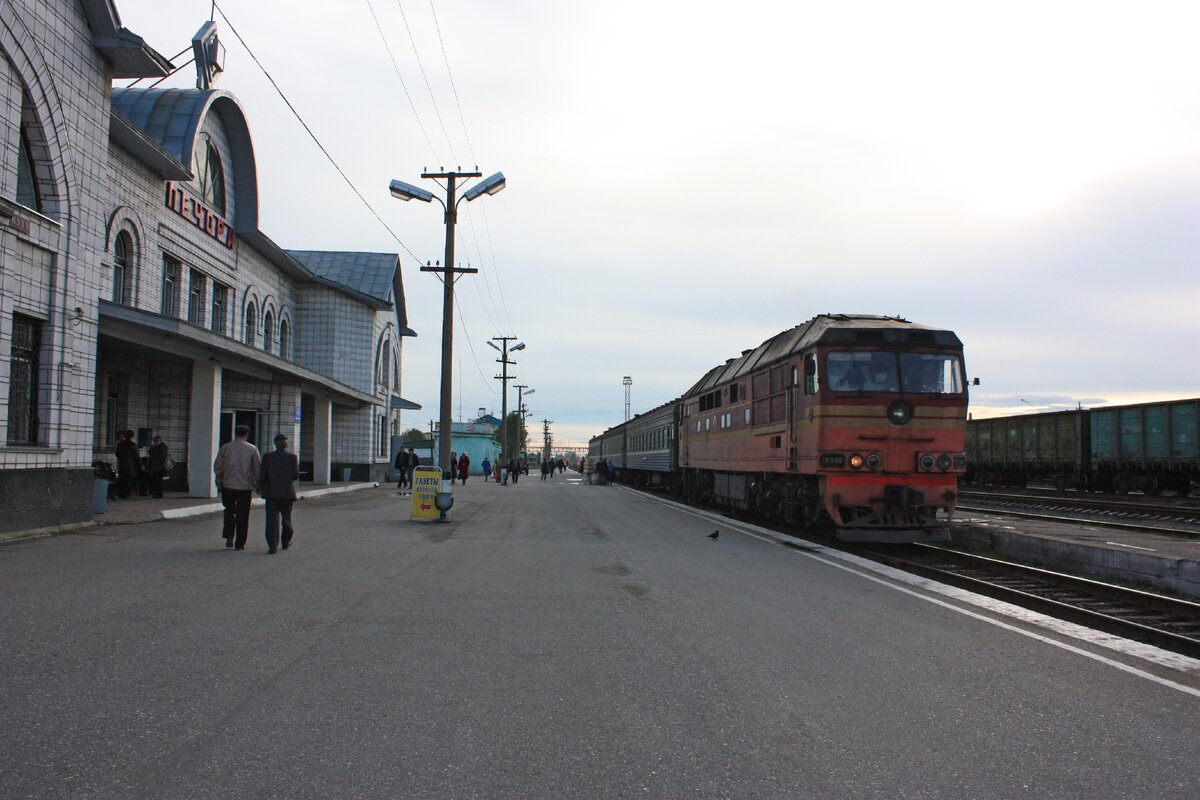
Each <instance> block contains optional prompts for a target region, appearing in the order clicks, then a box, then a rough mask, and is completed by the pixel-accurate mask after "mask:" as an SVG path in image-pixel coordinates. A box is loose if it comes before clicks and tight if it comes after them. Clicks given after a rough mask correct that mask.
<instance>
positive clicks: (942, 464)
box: [938, 453, 952, 472]
mask: <svg viewBox="0 0 1200 800" xmlns="http://www.w3.org/2000/svg"><path fill="white" fill-rule="evenodd" d="M951 463H952V462H951V461H950V456H948V455H946V454H945V453H942V454H941V455H940V456H938V469H940V470H941V471H942V472H945V471H947V470H948V469H950V464H951Z"/></svg>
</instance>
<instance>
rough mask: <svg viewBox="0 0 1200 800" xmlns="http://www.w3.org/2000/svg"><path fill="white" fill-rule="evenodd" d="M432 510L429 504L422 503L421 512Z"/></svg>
mask: <svg viewBox="0 0 1200 800" xmlns="http://www.w3.org/2000/svg"><path fill="white" fill-rule="evenodd" d="M431 508H433V506H431V505H429V504H428V503H421V510H422V511H428V510H429V509H431Z"/></svg>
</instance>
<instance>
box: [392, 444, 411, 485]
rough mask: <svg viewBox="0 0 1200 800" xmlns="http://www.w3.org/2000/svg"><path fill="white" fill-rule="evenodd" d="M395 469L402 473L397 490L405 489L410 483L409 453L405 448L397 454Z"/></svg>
mask: <svg viewBox="0 0 1200 800" xmlns="http://www.w3.org/2000/svg"><path fill="white" fill-rule="evenodd" d="M395 467H396V469H397V470H399V471H400V480H399V482H397V483H396V488H397V489H403V488H404V487H405V485H406V484H407V483H408V451H407V450H405V449H404V448H403V447H401V448H400V452H399V453H396V462H395Z"/></svg>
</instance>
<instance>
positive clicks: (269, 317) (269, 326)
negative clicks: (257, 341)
mask: <svg viewBox="0 0 1200 800" xmlns="http://www.w3.org/2000/svg"><path fill="white" fill-rule="evenodd" d="M274 332H275V316H274V315H273V314H272V313H271V312H270V311H267V312H266V313H264V314H263V350H266V351H267V352H268V353H269V352H271V334H272V333H274Z"/></svg>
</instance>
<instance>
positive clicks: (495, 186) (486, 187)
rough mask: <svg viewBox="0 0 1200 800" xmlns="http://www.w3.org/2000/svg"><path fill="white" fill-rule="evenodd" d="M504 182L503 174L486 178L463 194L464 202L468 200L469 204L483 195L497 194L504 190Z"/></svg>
mask: <svg viewBox="0 0 1200 800" xmlns="http://www.w3.org/2000/svg"><path fill="white" fill-rule="evenodd" d="M504 181H505V178H504V173H503V172H497V173H496V174H495V175H492V176H491V177H488V178H484V179H483V180H481V181H480V182H479V183H477V184H475V185H474V186H472V187H471V188H470V189H467V190H466V191H465V192H463V200H466V201H467V202H468V203H469V202H471V201H472V200H474V199H475V198H477V197H479V195H481V194H496V192H499V191H500V190H501V189H503V188H504Z"/></svg>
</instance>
